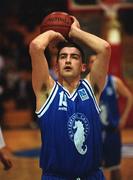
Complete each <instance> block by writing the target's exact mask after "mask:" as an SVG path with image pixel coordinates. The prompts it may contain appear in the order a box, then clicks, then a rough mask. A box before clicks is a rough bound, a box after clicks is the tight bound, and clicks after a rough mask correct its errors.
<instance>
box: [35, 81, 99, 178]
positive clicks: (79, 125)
mask: <svg viewBox="0 0 133 180" xmlns="http://www.w3.org/2000/svg"><path fill="white" fill-rule="evenodd" d="M99 110H100V109H99V106H98V104H97V102H96V99H95V96H94V93H93V90H92V88H91V86H90V84H89V83H88V82H87V80H81V81H80V83H79V86H78V88H77V89H76V90H75V91H74V92H73V93H72V94H70V93H69V92H68V91H67V90H66V89H65V88H64V87H63V86H62V85H61V84H59V83H58V82H55V84H54V87H53V89H52V90H51V93H50V95H49V97H48V99H47V101H46V102H45V104H44V105H43V107H42V108H41V109H40V110H39V111H38V112H36V113H37V116H38V119H39V126H40V129H41V138H42V147H41V155H40V166H41V168H42V169H43V170H44V172H45V173H47V174H55V175H58V174H59V175H62V176H65V177H70V176H71V177H74V176H85V175H88V174H89V173H90V172H92V171H94V170H96V169H98V168H99V166H100V165H101V164H100V162H101V125H100V116H99Z"/></svg>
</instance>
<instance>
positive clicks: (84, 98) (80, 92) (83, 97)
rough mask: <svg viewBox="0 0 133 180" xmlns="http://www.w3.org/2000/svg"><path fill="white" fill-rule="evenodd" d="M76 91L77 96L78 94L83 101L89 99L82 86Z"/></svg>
mask: <svg viewBox="0 0 133 180" xmlns="http://www.w3.org/2000/svg"><path fill="white" fill-rule="evenodd" d="M78 93H79V96H80V98H81V100H82V101H85V100H87V99H89V96H88V94H87V92H86V90H85V89H84V88H83V89H80V90H78Z"/></svg>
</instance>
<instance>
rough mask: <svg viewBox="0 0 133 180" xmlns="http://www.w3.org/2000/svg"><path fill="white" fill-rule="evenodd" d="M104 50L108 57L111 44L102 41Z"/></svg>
mask: <svg viewBox="0 0 133 180" xmlns="http://www.w3.org/2000/svg"><path fill="white" fill-rule="evenodd" d="M104 52H105V53H106V54H107V55H108V56H109V57H110V56H111V45H110V44H109V43H108V42H107V41H105V43H104Z"/></svg>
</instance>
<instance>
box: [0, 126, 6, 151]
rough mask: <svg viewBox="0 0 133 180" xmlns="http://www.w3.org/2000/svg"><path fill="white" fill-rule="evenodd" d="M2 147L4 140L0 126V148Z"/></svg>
mask: <svg viewBox="0 0 133 180" xmlns="http://www.w3.org/2000/svg"><path fill="white" fill-rule="evenodd" d="M3 147H5V141H4V138H3V134H2V131H1V127H0V149H2V148H3Z"/></svg>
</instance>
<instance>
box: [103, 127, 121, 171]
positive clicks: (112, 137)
mask: <svg viewBox="0 0 133 180" xmlns="http://www.w3.org/2000/svg"><path fill="white" fill-rule="evenodd" d="M120 161H121V135H120V131H119V130H118V129H113V130H105V131H104V140H103V166H104V167H105V168H113V167H114V168H115V167H118V166H119V165H120Z"/></svg>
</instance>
